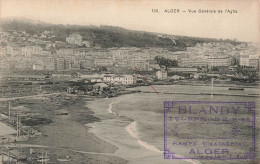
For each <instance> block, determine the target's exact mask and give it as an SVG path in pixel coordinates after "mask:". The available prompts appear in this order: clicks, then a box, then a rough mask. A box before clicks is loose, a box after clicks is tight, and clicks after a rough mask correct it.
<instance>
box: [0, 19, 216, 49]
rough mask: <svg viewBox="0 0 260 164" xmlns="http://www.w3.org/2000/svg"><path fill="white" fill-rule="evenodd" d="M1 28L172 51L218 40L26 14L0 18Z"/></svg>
mask: <svg viewBox="0 0 260 164" xmlns="http://www.w3.org/2000/svg"><path fill="white" fill-rule="evenodd" d="M0 28H1V29H2V30H4V31H10V30H14V31H25V32H27V33H29V34H32V35H33V34H40V33H42V32H43V31H46V30H47V31H51V32H53V34H54V35H55V36H56V37H55V38H52V40H56V41H65V40H66V37H67V36H68V35H69V34H72V33H78V34H81V35H82V36H83V38H84V40H88V41H91V42H93V43H95V44H98V45H100V46H101V47H103V48H109V47H160V48H167V49H169V50H171V51H178V50H186V48H187V47H188V46H194V45H196V44H197V43H204V42H219V41H220V40H217V39H208V38H196V37H186V36H173V35H166V34H158V33H151V32H144V31H133V30H127V29H124V28H121V27H115V26H100V27H97V26H82V25H54V24H48V23H44V22H41V21H34V20H30V19H25V18H12V19H4V20H1V23H0Z"/></svg>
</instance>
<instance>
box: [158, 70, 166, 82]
mask: <svg viewBox="0 0 260 164" xmlns="http://www.w3.org/2000/svg"><path fill="white" fill-rule="evenodd" d="M156 78H157V79H158V80H164V79H167V72H166V71H164V70H161V71H157V72H156Z"/></svg>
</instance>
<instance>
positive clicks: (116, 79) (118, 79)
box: [103, 75, 134, 85]
mask: <svg viewBox="0 0 260 164" xmlns="http://www.w3.org/2000/svg"><path fill="white" fill-rule="evenodd" d="M103 81H104V82H109V83H114V84H123V85H131V84H134V77H133V76H132V75H121V76H116V75H105V76H104V78H103Z"/></svg>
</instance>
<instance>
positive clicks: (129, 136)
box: [88, 99, 199, 164]
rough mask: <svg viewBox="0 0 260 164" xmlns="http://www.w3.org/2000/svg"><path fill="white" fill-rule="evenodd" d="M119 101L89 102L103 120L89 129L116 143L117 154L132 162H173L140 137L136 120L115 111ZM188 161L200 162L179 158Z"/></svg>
mask: <svg viewBox="0 0 260 164" xmlns="http://www.w3.org/2000/svg"><path fill="white" fill-rule="evenodd" d="M117 103H120V100H115V99H103V100H102V99H96V100H95V101H92V102H89V104H88V107H89V108H90V109H91V110H92V111H94V112H95V116H97V117H99V118H101V120H102V121H101V122H95V123H94V124H92V127H93V128H91V129H90V130H89V131H90V132H92V133H93V134H95V135H96V136H98V137H99V138H101V139H102V140H104V141H106V142H108V143H111V144H113V145H115V146H116V147H117V148H118V149H117V151H116V152H115V154H117V155H119V156H122V157H123V158H125V159H126V160H128V161H129V163H131V164H132V163H133V164H146V163H147V164H148V163H149V164H150V163H156V164H160V163H172V162H173V161H172V160H165V159H164V157H163V152H162V151H161V150H159V149H158V148H156V147H155V146H153V145H150V144H148V143H147V142H145V141H143V140H142V139H141V138H140V137H139V135H138V129H137V126H136V124H137V122H136V121H134V120H131V119H129V118H127V117H124V116H120V115H119V114H117V113H115V112H114V111H113V105H115V104H117ZM186 163H192V164H198V163H199V162H196V161H194V160H178V164H186Z"/></svg>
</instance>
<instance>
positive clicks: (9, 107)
mask: <svg viewBox="0 0 260 164" xmlns="http://www.w3.org/2000/svg"><path fill="white" fill-rule="evenodd" d="M8 120H9V122H10V121H11V102H10V101H9V102H8Z"/></svg>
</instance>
